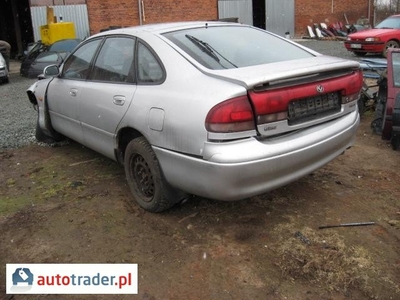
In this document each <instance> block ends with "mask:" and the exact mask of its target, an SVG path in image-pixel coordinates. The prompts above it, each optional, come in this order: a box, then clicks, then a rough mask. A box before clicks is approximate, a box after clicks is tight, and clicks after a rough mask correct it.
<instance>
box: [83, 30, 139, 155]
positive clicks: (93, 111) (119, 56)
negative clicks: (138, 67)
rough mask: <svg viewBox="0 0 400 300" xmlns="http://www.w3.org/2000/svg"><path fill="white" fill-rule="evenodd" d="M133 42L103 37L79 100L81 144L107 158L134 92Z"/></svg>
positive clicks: (111, 150)
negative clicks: (82, 142)
mask: <svg viewBox="0 0 400 300" xmlns="http://www.w3.org/2000/svg"><path fill="white" fill-rule="evenodd" d="M135 43H136V41H135V39H134V38H132V37H127V36H110V37H107V38H106V39H105V40H104V43H103V44H102V47H101V49H100V51H99V53H98V55H97V57H96V61H95V62H94V66H93V69H92V71H91V75H90V77H89V81H88V82H87V84H86V86H85V88H84V89H83V90H82V93H81V95H80V97H79V105H78V110H79V112H80V113H79V115H80V121H81V126H82V132H83V139H84V144H85V145H87V146H88V147H90V148H92V149H94V150H96V151H97V152H100V153H102V154H103V155H105V156H108V157H111V158H113V157H114V148H115V147H114V146H115V145H114V137H115V134H116V130H117V127H118V124H119V123H120V122H121V120H122V118H123V116H124V115H125V113H126V111H127V109H128V107H129V106H130V104H131V102H132V98H133V96H134V94H135V91H136V84H135V83H134V82H135V65H134V57H135Z"/></svg>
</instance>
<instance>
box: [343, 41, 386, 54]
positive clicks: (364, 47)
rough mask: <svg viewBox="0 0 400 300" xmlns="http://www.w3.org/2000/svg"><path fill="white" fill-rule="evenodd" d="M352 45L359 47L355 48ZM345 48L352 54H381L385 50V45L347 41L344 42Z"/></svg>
mask: <svg viewBox="0 0 400 300" xmlns="http://www.w3.org/2000/svg"><path fill="white" fill-rule="evenodd" d="M352 45H358V46H357V47H360V48H354V46H353V47H352ZM344 46H345V47H346V49H347V50H349V51H352V52H374V53H381V52H383V50H384V49H385V43H376V42H357V41H346V42H344Z"/></svg>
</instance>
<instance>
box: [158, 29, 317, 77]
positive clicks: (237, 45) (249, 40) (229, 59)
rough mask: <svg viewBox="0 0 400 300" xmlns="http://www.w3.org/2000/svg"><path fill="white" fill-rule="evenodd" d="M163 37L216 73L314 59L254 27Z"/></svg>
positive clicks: (206, 30) (198, 31)
mask: <svg viewBox="0 0 400 300" xmlns="http://www.w3.org/2000/svg"><path fill="white" fill-rule="evenodd" d="M164 35H165V36H166V37H167V38H168V39H169V40H171V41H172V42H173V43H174V44H176V45H177V46H178V47H180V48H181V49H182V50H184V51H185V52H186V53H187V54H189V55H190V56H191V57H193V58H194V59H195V60H196V61H198V62H199V63H200V64H202V65H203V66H205V67H207V68H209V69H214V70H218V69H232V68H240V67H248V66H254V65H261V64H269V63H275V62H280V61H287V60H294V59H301V58H308V57H313V54H311V53H310V52H307V51H306V50H304V49H302V48H300V47H298V46H296V45H293V44H291V43H289V42H288V41H286V40H284V39H281V38H278V37H276V36H274V35H272V34H270V33H268V32H266V31H264V30H260V29H256V28H252V27H242V26H218V27H203V28H196V29H188V30H180V31H174V32H169V33H166V34H164Z"/></svg>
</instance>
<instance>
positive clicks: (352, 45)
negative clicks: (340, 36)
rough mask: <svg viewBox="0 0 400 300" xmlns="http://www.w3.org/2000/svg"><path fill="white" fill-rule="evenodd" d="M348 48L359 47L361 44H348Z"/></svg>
mask: <svg viewBox="0 0 400 300" xmlns="http://www.w3.org/2000/svg"><path fill="white" fill-rule="evenodd" d="M350 48H352V49H361V44H350Z"/></svg>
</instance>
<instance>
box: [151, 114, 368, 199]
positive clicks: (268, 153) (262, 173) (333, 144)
mask: <svg viewBox="0 0 400 300" xmlns="http://www.w3.org/2000/svg"><path fill="white" fill-rule="evenodd" d="M359 122H360V119H359V114H358V112H357V110H356V111H353V112H351V113H349V114H347V115H345V116H343V117H341V118H339V119H335V120H333V121H330V122H327V123H323V124H321V125H318V126H314V127H311V128H308V129H306V130H299V131H296V132H292V133H291V134H288V135H285V136H282V137H278V138H275V139H268V140H264V141H259V140H257V139H255V138H250V139H246V140H241V141H236V142H231V143H220V144H218V143H206V144H205V147H204V151H203V153H204V156H207V157H208V160H204V159H201V158H195V157H191V156H187V155H184V154H181V153H176V152H172V151H169V150H166V149H162V148H158V147H154V151H155V153H156V154H157V157H158V159H159V162H160V164H161V167H162V170H163V172H164V175H165V177H166V178H167V180H168V181H169V183H170V184H171V185H173V186H175V187H177V188H179V189H182V190H183V191H185V192H188V193H191V194H194V195H198V196H202V197H206V198H210V199H216V200H227V201H230V200H239V199H244V198H247V197H251V196H255V195H258V194H261V193H264V192H266V191H269V190H272V189H275V188H277V187H280V186H283V185H285V184H288V183H290V182H292V181H295V180H297V179H299V178H301V177H303V176H305V175H307V174H309V173H311V172H313V171H314V170H316V169H318V168H320V167H322V166H324V165H325V164H327V163H328V162H330V161H331V160H332V159H334V158H335V157H337V156H338V155H340V154H341V153H343V152H344V151H345V150H346V149H347V148H349V147H350V146H351V145H352V144H353V143H354V140H355V134H356V131H357V128H358V125H359Z"/></svg>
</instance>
